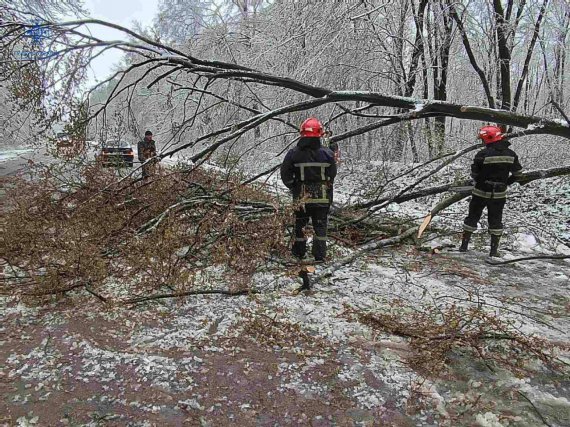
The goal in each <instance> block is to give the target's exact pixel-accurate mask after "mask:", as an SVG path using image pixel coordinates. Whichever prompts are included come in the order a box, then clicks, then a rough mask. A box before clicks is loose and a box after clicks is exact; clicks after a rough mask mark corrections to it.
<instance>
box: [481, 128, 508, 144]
mask: <svg viewBox="0 0 570 427" xmlns="http://www.w3.org/2000/svg"><path fill="white" fill-rule="evenodd" d="M479 138H480V139H481V140H482V141H483V143H484V144H485V145H489V144H493V143H495V142H499V141H502V140H503V138H504V135H503V132H502V130H501V128H500V127H498V126H483V127H482V128H481V129H480V130H479Z"/></svg>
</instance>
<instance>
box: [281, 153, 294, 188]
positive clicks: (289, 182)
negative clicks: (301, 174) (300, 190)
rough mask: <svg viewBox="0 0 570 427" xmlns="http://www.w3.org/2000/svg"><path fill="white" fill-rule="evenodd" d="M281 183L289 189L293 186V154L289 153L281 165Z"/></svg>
mask: <svg viewBox="0 0 570 427" xmlns="http://www.w3.org/2000/svg"><path fill="white" fill-rule="evenodd" d="M281 181H283V184H285V186H286V187H287V188H289V189H291V188H293V184H295V166H293V152H292V151H289V152H288V153H287V155H286V156H285V159H283V163H281Z"/></svg>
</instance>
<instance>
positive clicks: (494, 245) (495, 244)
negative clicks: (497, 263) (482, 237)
mask: <svg viewBox="0 0 570 427" xmlns="http://www.w3.org/2000/svg"><path fill="white" fill-rule="evenodd" d="M500 241H501V236H495V235H494V234H491V252H489V256H491V257H499V256H501V255H500V254H499V242H500Z"/></svg>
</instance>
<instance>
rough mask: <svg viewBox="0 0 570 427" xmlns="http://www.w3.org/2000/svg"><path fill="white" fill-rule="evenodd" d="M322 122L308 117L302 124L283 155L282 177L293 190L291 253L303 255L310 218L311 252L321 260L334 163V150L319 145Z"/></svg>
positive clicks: (324, 251)
mask: <svg viewBox="0 0 570 427" xmlns="http://www.w3.org/2000/svg"><path fill="white" fill-rule="evenodd" d="M322 136H323V125H322V124H321V122H319V120H317V119H315V118H314V117H311V118H309V119H307V120H305V121H304V122H303V124H302V125H301V138H300V140H299V142H298V144H297V146H296V147H295V148H293V149H292V150H290V151H289V152H288V153H287V155H286V156H285V160H284V161H283V164H282V165H281V180H282V181H283V183H284V184H285V185H286V186H287V188H289V189H290V190H291V191H292V193H293V201H294V202H296V203H298V204H299V206H298V207H297V208H296V210H295V243H294V244H293V249H292V251H291V252H292V253H293V255H294V256H296V257H297V258H300V259H302V258H304V257H305V253H306V251H307V238H306V237H305V234H304V231H303V229H304V227H305V226H306V225H307V224H308V223H309V219H311V220H312V223H313V229H314V231H315V236H314V241H313V247H312V253H313V256H314V257H315V260H316V261H324V260H325V257H326V252H327V243H326V239H327V216H328V213H329V209H330V206H331V203H332V199H333V182H334V178H335V176H336V164H335V160H334V154H333V152H332V151H331V150H330V149H329V148H326V147H323V146H322V145H321V137H322Z"/></svg>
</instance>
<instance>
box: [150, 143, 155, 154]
mask: <svg viewBox="0 0 570 427" xmlns="http://www.w3.org/2000/svg"><path fill="white" fill-rule="evenodd" d="M150 144H151V145H150V147H151V154H152V156H156V142H154V140H153V141H151V143H150Z"/></svg>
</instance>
